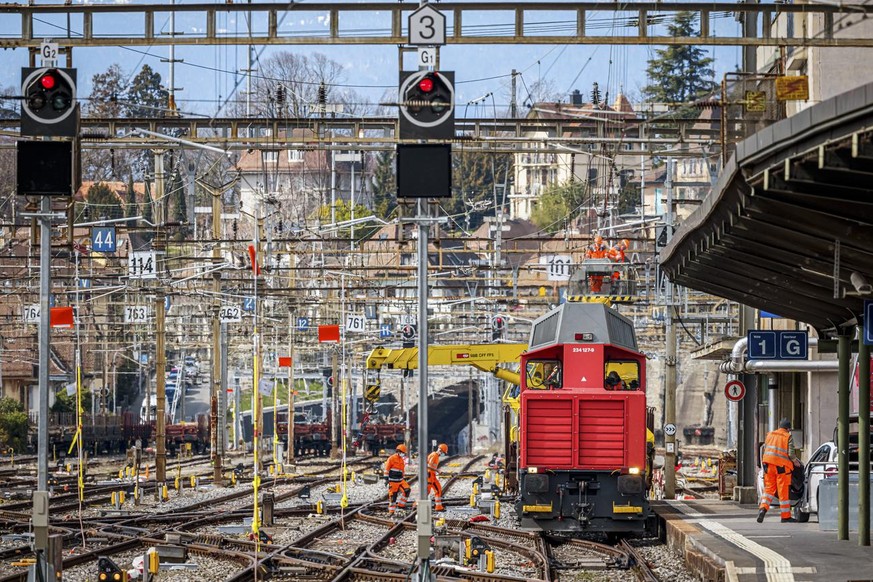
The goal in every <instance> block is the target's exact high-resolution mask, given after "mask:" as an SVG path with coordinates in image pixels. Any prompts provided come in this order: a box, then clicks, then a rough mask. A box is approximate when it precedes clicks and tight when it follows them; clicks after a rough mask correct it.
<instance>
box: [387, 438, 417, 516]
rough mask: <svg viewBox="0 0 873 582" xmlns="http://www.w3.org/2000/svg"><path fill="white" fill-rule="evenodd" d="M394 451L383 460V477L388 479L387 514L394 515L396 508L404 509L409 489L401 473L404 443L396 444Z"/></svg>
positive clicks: (404, 462)
mask: <svg viewBox="0 0 873 582" xmlns="http://www.w3.org/2000/svg"><path fill="white" fill-rule="evenodd" d="M395 451H396V452H395V453H394V454H393V455H391V456H390V457H388V460H387V461H386V462H385V478H386V479H388V515H394V512H395V511H396V510H397V508H400V509H406V500H407V499H408V498H409V492H410V491H411V489H410V487H409V483H407V482H406V479H404V478H403V473H404V472H405V471H406V445H404V444H403V443H401V444H399V445H397V448H396V449H395ZM398 496H399V499H398Z"/></svg>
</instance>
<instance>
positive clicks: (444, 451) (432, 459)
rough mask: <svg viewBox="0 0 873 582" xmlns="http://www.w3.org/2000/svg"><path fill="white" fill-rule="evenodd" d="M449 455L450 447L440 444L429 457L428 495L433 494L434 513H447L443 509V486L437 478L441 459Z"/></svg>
mask: <svg viewBox="0 0 873 582" xmlns="http://www.w3.org/2000/svg"><path fill="white" fill-rule="evenodd" d="M448 454H449V446H448V445H447V444H446V443H440V446H438V447H437V448H436V450H435V451H434V452H432V453H431V454H429V455H428V456H427V495H428V497H430V494H431V493H433V501H434V511H445V509H446V508H445V507H443V486H442V485H441V484H440V480H439V478H438V477H437V473H438V471H439V467H440V457H441V456H442V455H448Z"/></svg>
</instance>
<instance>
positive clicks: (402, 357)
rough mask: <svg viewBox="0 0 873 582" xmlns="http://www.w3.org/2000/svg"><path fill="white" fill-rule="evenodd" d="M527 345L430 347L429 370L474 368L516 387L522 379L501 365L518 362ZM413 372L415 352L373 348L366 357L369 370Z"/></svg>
mask: <svg viewBox="0 0 873 582" xmlns="http://www.w3.org/2000/svg"><path fill="white" fill-rule="evenodd" d="M526 349H527V344H469V345H444V346H430V348H429V349H428V351H427V363H428V365H430V366H473V367H474V368H476V369H479V370H482V371H483V372H488V373H490V374H494V375H495V376H496V377H497V378H499V379H501V380H505V381H507V382H509V383H510V384H515V385H516V386H518V385H519V384H521V376H520V375H519V373H518V372H513V371H511V370H507V369H505V368H501V367H500V364H510V363H514V362H518V361H519V359H520V358H521V354H522V352H524V351H525V350H526ZM382 368H387V369H389V370H414V369H416V368H418V348H398V349H391V348H376V349H374V350H373V351H372V352H370V354H369V355H368V356H367V369H368V370H381V369H382Z"/></svg>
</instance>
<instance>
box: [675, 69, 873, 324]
mask: <svg viewBox="0 0 873 582" xmlns="http://www.w3.org/2000/svg"><path fill="white" fill-rule="evenodd" d="M660 262H661V266H662V268H663V269H664V271H665V272H666V274H667V276H668V277H669V278H670V279H671V280H672V281H673V282H675V283H678V284H680V285H684V286H686V287H690V288H692V289H696V290H699V291H703V292H707V293H711V294H713V295H717V296H720V297H724V298H727V299H730V300H733V301H737V302H740V303H743V304H746V305H749V306H751V307H755V308H758V309H761V310H765V311H768V312H771V313H774V314H777V315H780V316H783V317H787V318H791V319H795V320H798V321H802V322H806V323H809V324H811V325H812V326H813V327H815V328H816V329H817V330H818V331H819V332H820V333H822V334H825V335H833V334H834V333H835V332H838V331H839V330H840V328H841V327H843V326H847V325H857V324H859V323H860V322H861V318H862V315H863V310H864V299H873V293H870V290H869V285H870V284H873V83H871V84H867V85H864V86H861V87H858V88H857V89H854V90H852V91H849V92H847V93H843V94H841V95H838V96H837V97H834V98H833V99H829V100H827V101H824V102H822V103H820V104H818V105H815V106H813V107H810V108H809V109H806V110H804V111H802V112H801V113H798V114H797V115H794V116H792V117H789V118H788V119H784V120H782V121H780V122H778V123H776V124H774V125H771V126H770V127H768V128H766V129H763V130H761V131H759V132H758V133H756V134H754V135H752V136H751V137H749V138H748V139H746V140H744V141H742V142H740V143H738V144H737V148H736V152H735V154H734V155H733V156H732V157H731V159H730V161H729V162H728V163H727V164H726V166H725V168H724V171H723V172H722V175H721V177H720V179H719V181H718V183H717V184H716V185H715V187H714V188H713V190H712V192H711V193H710V194H709V196H708V197H707V198H706V199H705V200H704V201H703V203H702V204H701V206H700V207H699V208H698V209H697V210H696V211H695V212H694V213H693V214H692V215H691V216H690V217H689V218H688V220H686V221H685V222H684V223H683V224H682V225H681V227H680V228H679V229H677V231H676V232H675V234H674V235H673V238H672V240H671V241H670V243H669V244H668V245H667V247H666V248H665V249H663V251H662V253H661V258H660ZM853 280H854V282H853ZM865 282H867V285H868V287H866V288H865V287H864V283H865Z"/></svg>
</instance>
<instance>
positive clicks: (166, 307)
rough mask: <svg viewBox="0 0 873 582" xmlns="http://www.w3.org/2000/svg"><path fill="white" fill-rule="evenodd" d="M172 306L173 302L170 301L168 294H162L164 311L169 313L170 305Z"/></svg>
mask: <svg viewBox="0 0 873 582" xmlns="http://www.w3.org/2000/svg"><path fill="white" fill-rule="evenodd" d="M172 306H173V302H172V301H170V296H169V295H164V313H170V307H172Z"/></svg>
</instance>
